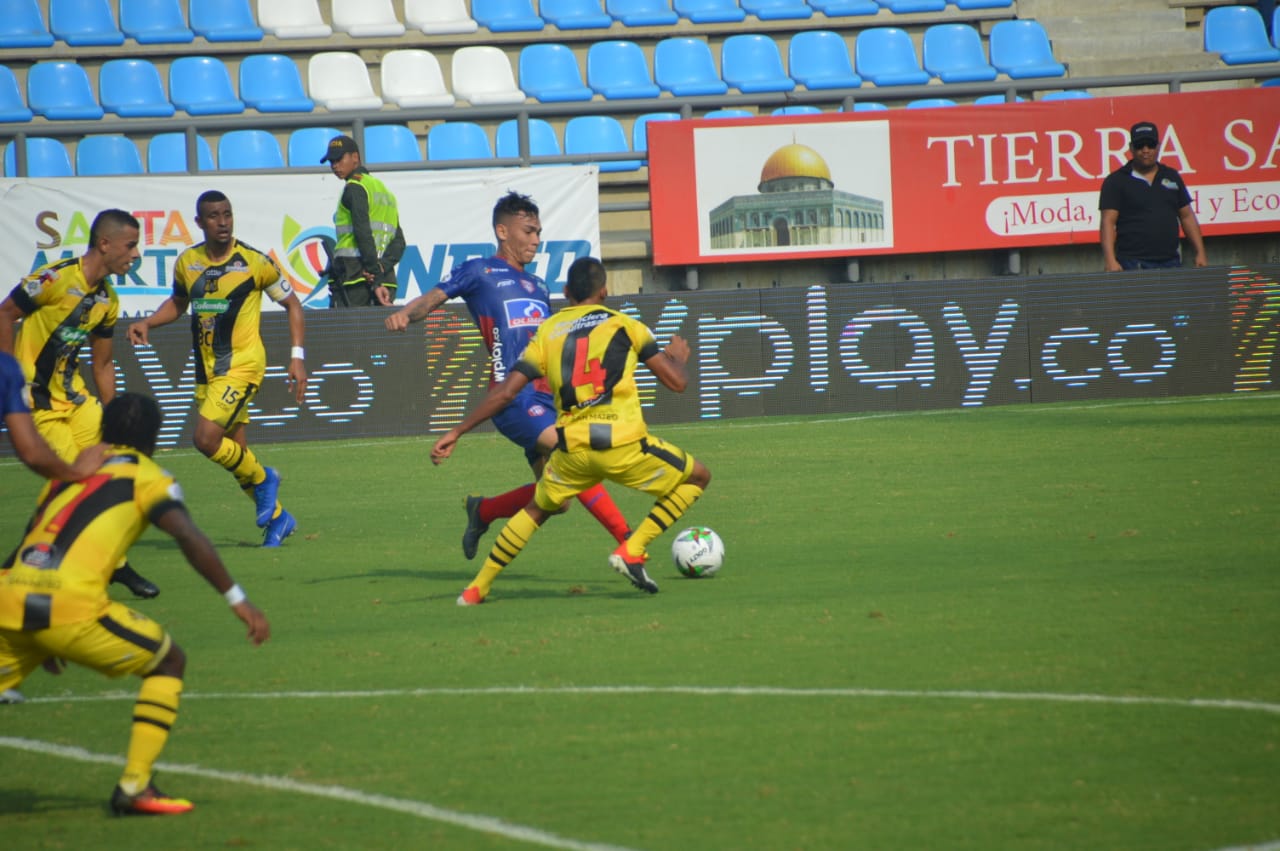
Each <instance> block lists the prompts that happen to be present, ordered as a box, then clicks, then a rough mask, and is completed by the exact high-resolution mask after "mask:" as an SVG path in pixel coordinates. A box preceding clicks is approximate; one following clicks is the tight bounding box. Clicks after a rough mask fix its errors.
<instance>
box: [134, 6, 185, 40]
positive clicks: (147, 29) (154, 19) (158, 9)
mask: <svg viewBox="0 0 1280 851" xmlns="http://www.w3.org/2000/svg"><path fill="white" fill-rule="evenodd" d="M120 29H122V30H124V34H125V35H127V36H129V38H131V39H133V40H134V41H136V42H137V43H138V44H187V43H188V42H191V41H194V40H195V37H196V34H195V33H194V32H193V31H192V30H191V28H190V27H188V26H187V21H186V19H185V18H183V16H182V6H180V5H179V2H178V0H120Z"/></svg>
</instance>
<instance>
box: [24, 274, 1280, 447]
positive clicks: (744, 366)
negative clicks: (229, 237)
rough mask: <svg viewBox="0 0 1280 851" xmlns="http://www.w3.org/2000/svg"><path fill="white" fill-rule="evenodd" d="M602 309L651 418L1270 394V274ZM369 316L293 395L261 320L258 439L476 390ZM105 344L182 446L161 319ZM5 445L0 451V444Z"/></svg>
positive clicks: (348, 435) (954, 286)
mask: <svg viewBox="0 0 1280 851" xmlns="http://www.w3.org/2000/svg"><path fill="white" fill-rule="evenodd" d="M611 306H613V307H615V308H617V309H619V310H622V311H624V312H627V313H629V314H631V315H634V316H636V317H637V318H639V319H640V320H642V321H644V322H645V323H646V324H648V325H649V326H650V327H651V328H652V329H653V330H654V332H655V334H656V335H657V336H658V339H659V342H660V343H665V342H666V341H667V340H668V339H669V338H670V337H671V335H673V334H680V335H681V336H683V337H685V338H686V339H687V340H688V341H689V343H690V345H691V347H692V349H693V357H692V359H691V362H690V364H689V375H690V382H689V387H688V389H687V390H686V392H685V393H684V394H682V395H677V394H673V393H670V392H669V391H667V390H665V389H662V388H660V387H658V386H657V383H656V382H655V381H654V380H653V379H652V378H651V377H650V376H648V375H647V373H645V371H644V370H641V373H642V375H643V379H644V380H643V382H642V385H641V387H642V394H643V398H644V403H645V405H646V416H647V417H648V419H649V421H650V423H651V424H653V425H656V426H661V425H663V424H666V423H682V422H696V421H712V420H728V419H737V418H742V417H758V416H779V415H786V416H798V415H808V414H854V413H861V412H868V411H883V412H893V411H911V410H927V409H945V408H963V407H982V406H987V405H1005V404H1032V403H1039V402H1072V401H1075V402H1090V401H1097V400H1103V399H1120V398H1160V397H1169V396H1186V395H1199V394H1211V393H1233V392H1251V391H1261V390H1275V389H1276V387H1277V384H1276V373H1277V370H1280V363H1278V362H1277V356H1276V342H1277V337H1280V265H1275V264H1273V265H1266V266H1255V267H1243V266H1237V267H1213V268H1207V269H1180V270H1167V271H1158V272H1156V271H1152V272H1142V273H1126V274H1123V275H1121V274H1092V275H1045V276H1041V277H1035V278H1019V279H1008V278H1005V279H986V280H971V281H963V282H956V281H948V282H903V283H896V284H885V285H865V284H828V283H820V284H811V285H805V284H803V283H801V282H799V281H797V282H796V285H791V286H783V287H778V288H771V289H764V290H756V291H750V292H748V291H732V292H712V291H708V292H696V293H665V294H646V295H628V296H623V297H618V298H615V299H612V300H611ZM384 315H385V314H384V312H383V311H380V310H370V311H338V312H329V311H308V313H307V324H308V328H307V353H308V360H307V364H308V369H309V372H310V376H311V379H310V384H309V386H308V389H307V393H306V398H305V400H304V402H303V403H302V404H301V405H298V404H296V403H295V402H294V400H293V398H292V396H291V395H290V393H289V391H288V387H287V385H286V382H285V369H286V362H287V361H286V358H287V353H288V351H289V339H288V328H287V323H286V321H285V317H284V316H283V315H282V314H280V313H276V312H272V313H268V314H264V316H263V333H264V338H265V341H266V345H267V350H268V360H269V363H270V364H271V366H270V367H269V368H268V373H267V377H266V379H265V381H264V383H263V388H262V391H261V392H260V393H259V396H258V398H257V400H256V402H255V405H254V406H253V409H252V416H253V424H254V425H253V430H254V435H255V436H254V440H255V442H278V441H294V440H332V439H352V438H371V437H389V436H406V435H421V434H428V433H432V432H440V431H443V430H445V429H447V428H449V427H450V426H452V425H454V424H455V423H457V422H458V421H459V420H460V419H461V418H462V416H463V415H464V413H465V412H466V410H468V409H469V408H470V407H471V406H472V405H473V404H475V403H476V401H478V400H479V399H480V398H482V397H483V394H484V392H485V385H486V381H487V362H486V357H485V351H484V347H483V343H482V341H481V339H480V337H479V335H478V333H477V332H476V331H475V328H474V326H473V325H472V323H471V320H470V317H469V316H468V315H467V314H466V311H465V309H464V308H463V307H462V305H460V304H449V305H446V307H445V308H444V309H442V310H440V311H438V312H436V313H435V314H433V315H432V316H430V317H428V319H427V321H426V322H425V323H423V324H420V325H415V326H413V327H412V328H411V329H410V332H409V333H407V334H391V333H388V332H387V331H386V330H385V329H384V327H383V318H384ZM152 341H153V343H154V344H155V345H154V346H152V347H141V348H138V349H134V348H133V347H131V346H130V345H128V344H127V343H125V342H123V340H120V341H118V342H117V347H116V356H117V362H118V364H119V370H118V380H119V383H120V386H121V388H126V387H127V388H128V389H130V390H138V391H147V392H149V393H151V394H153V395H155V396H156V397H157V398H158V399H159V400H160V402H161V405H162V407H163V409H164V412H165V427H164V431H163V434H162V444H161V445H162V446H175V445H177V446H185V445H188V444H189V442H190V431H191V427H192V395H193V389H194V375H195V373H194V366H193V361H192V357H191V353H190V343H189V335H188V334H187V333H186V332H185V331H184V330H181V329H179V328H177V327H176V326H175V327H173V328H171V329H165V330H163V331H160V332H156V333H154V334H153V335H152ZM6 449H7V447H6Z"/></svg>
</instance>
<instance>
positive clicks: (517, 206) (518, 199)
mask: <svg viewBox="0 0 1280 851" xmlns="http://www.w3.org/2000/svg"><path fill="white" fill-rule="evenodd" d="M520 215H524V216H529V217H530V218H532V217H534V216H537V215H538V205H537V204H535V203H533V199H532V198H530V197H529V196H528V195H521V194H520V193H519V192H516V191H515V190H514V189H512V190H508V192H507V194H506V195H503V196H502V197H501V198H499V199H498V203H497V204H494V205H493V226H494V227H495V228H496V227H497V226H498V223H499V222H501V221H502V220H503V219H505V218H507V217H509V216H520Z"/></svg>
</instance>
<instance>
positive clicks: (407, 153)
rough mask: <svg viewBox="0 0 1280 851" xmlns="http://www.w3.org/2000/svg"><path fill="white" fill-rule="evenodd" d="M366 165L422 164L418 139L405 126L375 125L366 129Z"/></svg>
mask: <svg viewBox="0 0 1280 851" xmlns="http://www.w3.org/2000/svg"><path fill="white" fill-rule="evenodd" d="M362 160H363V161H364V162H366V163H375V164H376V163H418V162H422V148H421V147H420V146H419V145H418V137H417V136H415V135H414V134H413V131H412V130H410V129H409V128H408V127H406V126H405V125H403V124H375V125H373V126H372V127H366V128H365V129H364V156H363V157H362Z"/></svg>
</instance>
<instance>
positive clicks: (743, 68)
mask: <svg viewBox="0 0 1280 851" xmlns="http://www.w3.org/2000/svg"><path fill="white" fill-rule="evenodd" d="M720 68H721V72H720V73H721V76H723V77H724V81H725V82H726V83H728V84H729V85H731V86H733V87H734V88H735V89H737V90H738V91H740V92H744V93H747V94H755V93H756V92H789V91H791V90H793V89H794V88H795V87H796V81H795V80H793V79H791V78H790V77H788V76H787V72H786V71H785V70H784V69H783V67H782V54H781V53H780V52H779V51H778V45H777V44H776V43H775V42H774V40H773V39H772V38H770V37H769V36H767V35H757V34H747V33H740V34H738V35H731V36H729V37H728V38H726V39H725V40H724V44H723V45H721V47H720Z"/></svg>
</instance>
